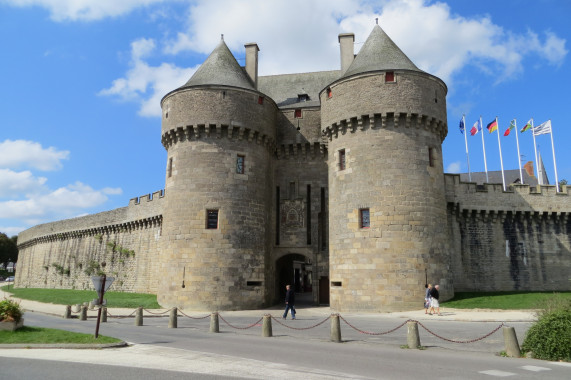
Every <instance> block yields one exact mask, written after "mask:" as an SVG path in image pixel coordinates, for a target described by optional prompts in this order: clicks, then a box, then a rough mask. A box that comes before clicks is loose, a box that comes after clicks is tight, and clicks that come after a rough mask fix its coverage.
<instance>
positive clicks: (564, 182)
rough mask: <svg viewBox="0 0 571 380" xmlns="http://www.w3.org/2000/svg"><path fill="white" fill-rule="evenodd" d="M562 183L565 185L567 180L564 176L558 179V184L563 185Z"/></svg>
mask: <svg viewBox="0 0 571 380" xmlns="http://www.w3.org/2000/svg"><path fill="white" fill-rule="evenodd" d="M563 185H567V180H566V179H565V178H563V179H562V180H559V186H563Z"/></svg>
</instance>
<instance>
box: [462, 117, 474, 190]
mask: <svg viewBox="0 0 571 380" xmlns="http://www.w3.org/2000/svg"><path fill="white" fill-rule="evenodd" d="M462 124H464V142H465V143H466V160H467V161H468V181H469V182H472V173H471V171H470V155H469V154H468V130H467V129H466V118H465V115H462Z"/></svg>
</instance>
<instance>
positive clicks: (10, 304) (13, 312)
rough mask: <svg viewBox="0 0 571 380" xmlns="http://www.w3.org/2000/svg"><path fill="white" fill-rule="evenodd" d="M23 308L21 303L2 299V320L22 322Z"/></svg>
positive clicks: (0, 304)
mask: <svg viewBox="0 0 571 380" xmlns="http://www.w3.org/2000/svg"><path fill="white" fill-rule="evenodd" d="M20 319H22V309H21V308H20V304H18V303H16V302H14V301H12V300H9V299H4V300H2V301H0V322H20Z"/></svg>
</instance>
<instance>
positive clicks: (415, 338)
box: [406, 321, 420, 348]
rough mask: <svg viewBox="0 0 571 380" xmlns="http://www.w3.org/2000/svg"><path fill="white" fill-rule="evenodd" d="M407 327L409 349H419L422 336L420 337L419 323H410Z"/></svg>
mask: <svg viewBox="0 0 571 380" xmlns="http://www.w3.org/2000/svg"><path fill="white" fill-rule="evenodd" d="M406 327H407V333H406V344H407V345H408V348H419V347H420V336H419V335H418V323H417V322H416V321H408V322H407V324H406Z"/></svg>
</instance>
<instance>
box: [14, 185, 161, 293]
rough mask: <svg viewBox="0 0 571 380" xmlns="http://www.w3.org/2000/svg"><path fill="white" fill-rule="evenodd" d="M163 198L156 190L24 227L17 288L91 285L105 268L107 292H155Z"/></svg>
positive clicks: (19, 241)
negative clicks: (110, 207) (106, 207)
mask: <svg viewBox="0 0 571 380" xmlns="http://www.w3.org/2000/svg"><path fill="white" fill-rule="evenodd" d="M163 201H164V193H163V192H162V191H160V192H155V193H153V194H148V195H144V196H142V197H139V198H133V199H131V200H130V202H129V206H127V207H122V208H118V209H115V210H111V211H106V212H101V213H98V214H93V215H87V216H83V217H78V218H72V219H66V220H61V221H58V222H53V223H46V224H41V225H38V226H35V227H32V228H30V229H28V230H26V231H23V232H22V233H21V234H20V235H19V238H18V243H19V244H18V248H19V250H20V254H19V257H20V260H19V261H18V271H17V273H16V276H17V284H18V286H19V287H33V288H56V289H57V288H60V289H92V288H93V285H92V282H91V276H92V275H96V274H97V273H98V271H100V270H103V269H104V270H105V273H106V274H107V275H108V276H112V277H115V282H114V284H113V288H112V290H117V291H126V292H140V293H156V290H157V282H158V278H157V277H158V276H157V275H156V268H157V263H156V256H157V252H158V243H159V239H160V236H161V226H162V204H163ZM103 263H105V264H103ZM103 265H105V266H104V267H103Z"/></svg>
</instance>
